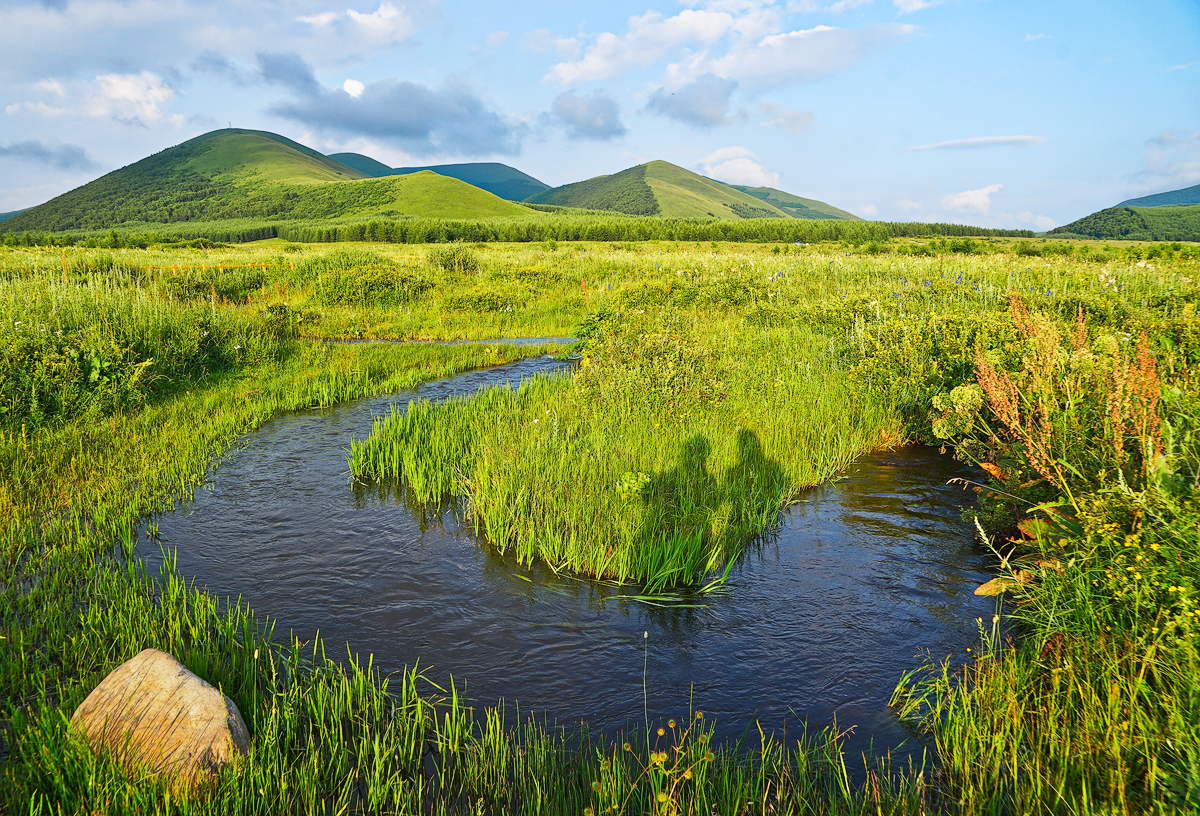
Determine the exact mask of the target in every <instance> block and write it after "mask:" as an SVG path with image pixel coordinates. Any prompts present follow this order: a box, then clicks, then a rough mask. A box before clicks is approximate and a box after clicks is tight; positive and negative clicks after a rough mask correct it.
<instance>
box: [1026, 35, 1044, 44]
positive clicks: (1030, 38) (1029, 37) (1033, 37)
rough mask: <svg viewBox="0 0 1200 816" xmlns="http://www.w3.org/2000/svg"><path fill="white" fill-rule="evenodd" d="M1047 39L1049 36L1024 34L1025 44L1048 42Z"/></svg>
mask: <svg viewBox="0 0 1200 816" xmlns="http://www.w3.org/2000/svg"><path fill="white" fill-rule="evenodd" d="M1048 39H1050V37H1049V35H1046V34H1026V35H1025V42H1033V41H1034V40H1048Z"/></svg>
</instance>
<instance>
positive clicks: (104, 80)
mask: <svg viewBox="0 0 1200 816" xmlns="http://www.w3.org/2000/svg"><path fill="white" fill-rule="evenodd" d="M93 87H94V90H93V93H92V94H91V95H90V96H89V97H88V103H87V112H88V114H89V115H90V116H111V117H112V118H114V119H117V120H118V121H122V122H125V123H127V124H135V125H143V126H144V125H146V124H147V123H148V122H157V121H158V120H160V119H162V118H163V117H164V116H166V115H167V111H166V108H168V107H169V106H170V105H171V103H172V102H173V101H174V100H175V89H174V88H172V87H171V86H170V85H168V84H167V83H166V82H164V81H163V79H162V77H160V76H159V75H158V74H155V73H152V72H150V71H142V72H141V73H140V74H101V75H99V76H97V77H96V79H95V82H94V83H93ZM172 119H173V120H174V121H175V123H176V124H182V121H181V120H180V119H178V118H176V117H172Z"/></svg>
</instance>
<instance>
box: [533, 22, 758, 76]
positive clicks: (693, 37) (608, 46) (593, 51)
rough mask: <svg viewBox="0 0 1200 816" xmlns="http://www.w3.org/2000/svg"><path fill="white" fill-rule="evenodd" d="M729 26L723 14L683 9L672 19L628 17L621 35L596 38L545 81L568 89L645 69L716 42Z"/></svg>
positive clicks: (605, 35)
mask: <svg viewBox="0 0 1200 816" xmlns="http://www.w3.org/2000/svg"><path fill="white" fill-rule="evenodd" d="M733 24H734V17H733V15H732V14H730V13H728V12H725V11H709V10H707V9H684V10H683V11H681V12H679V14H676V15H675V16H674V17H664V16H663V15H662V14H660V13H659V12H657V11H649V12H646V13H645V14H643V15H641V16H640V17H630V18H629V29H628V31H627V32H626V33H625V34H613V33H611V32H605V33H603V34H600V35H599V36H598V37H596V41H595V43H593V44H592V45H591V46H590V47H589V48H588V49H587V50H586V51H585V52H584V53H583V56H582V57H581V58H580V59H578V60H575V61H569V62H560V63H558V64H557V65H555V66H554V67H553V68H551V69H550V73H549V74H547V75H546V79H547V80H551V81H554V82H559V83H562V84H564V85H570V84H573V83H576V82H589V81H592V80H597V79H607V78H608V77H613V76H616V75H618V74H623V73H625V72H626V71H628V70H630V69H631V68H638V67H640V68H647V67H649V66H651V65H653V64H654V63H656V62H658V61H659V60H660V59H662V58H663V57H664V56H666V55H667V54H668V53H670V52H671V51H673V50H675V49H677V48H680V47H682V46H684V45H688V44H691V43H701V44H708V43H713V42H716V41H717V40H719V39H721V38H722V37H724V36H725V34H726V33H728V32H729V30H730V29H731V28H732V27H733Z"/></svg>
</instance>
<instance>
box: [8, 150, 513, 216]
mask: <svg viewBox="0 0 1200 816" xmlns="http://www.w3.org/2000/svg"><path fill="white" fill-rule="evenodd" d="M383 212H386V213H389V214H391V215H397V216H408V217H420V218H489V217H500V216H509V217H511V216H515V215H529V214H530V211H529V210H528V209H527V208H525V207H522V206H520V205H518V204H514V203H512V202H509V201H505V200H503V199H501V198H498V197H496V196H494V195H492V194H491V193H488V192H485V191H483V190H480V189H478V188H476V187H472V186H471V185H469V184H466V183H464V182H461V181H458V180H456V179H452V178H448V177H446V176H439V175H436V174H432V173H416V174H413V175H410V176H395V177H388V178H384V179H371V178H366V177H365V174H363V173H360V172H359V171H357V170H354V169H352V168H350V167H347V166H345V165H343V164H340V163H339V162H336V161H334V160H332V159H329V158H327V157H325V156H322V155H321V154H319V153H317V152H316V151H313V150H311V149H309V148H306V147H303V146H302V145H298V144H296V143H295V142H291V141H290V140H288V139H284V138H283V137H282V136H277V135H275V134H272V133H265V132H260V131H242V130H220V131H214V132H212V133H208V134H205V135H203V136H199V137H197V138H195V139H192V140H190V141H187V142H184V143H183V144H180V145H177V146H175V147H172V148H169V149H167V150H164V151H162V152H161V153H157V154H155V155H153V156H150V157H149V158H146V159H143V160H141V161H139V162H135V163H134V164H131V165H129V166H128V167H123V168H121V169H120V170H116V171H113V172H112V173H109V174H108V175H106V176H103V177H101V178H99V179H97V180H96V181H93V182H90V183H88V184H85V185H84V186H82V187H79V188H77V189H75V190H72V191H70V192H68V193H64V194H63V195H61V196H58V197H57V198H55V199H53V200H51V201H48V202H46V203H45V204H41V205H39V206H37V207H32V208H30V209H29V210H26V211H24V212H22V213H20V214H18V215H16V216H14V217H13V218H11V219H8V220H7V221H4V222H3V224H4V229H5V230H7V231H23V230H49V231H61V230H71V229H109V228H112V227H119V226H125V225H130V224H144V223H159V224H171V223H180V222H195V221H201V222H203V221H212V220H236V219H246V218H258V219H312V218H321V219H325V218H342V217H347V216H361V215H374V214H379V213H383Z"/></svg>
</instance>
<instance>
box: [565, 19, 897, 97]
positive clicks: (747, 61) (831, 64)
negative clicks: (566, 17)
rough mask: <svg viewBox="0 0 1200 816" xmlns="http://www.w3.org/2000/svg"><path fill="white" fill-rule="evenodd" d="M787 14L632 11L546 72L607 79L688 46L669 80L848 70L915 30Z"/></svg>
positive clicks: (758, 80)
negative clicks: (791, 27) (793, 21)
mask: <svg viewBox="0 0 1200 816" xmlns="http://www.w3.org/2000/svg"><path fill="white" fill-rule="evenodd" d="M850 7H851V5H846V6H845V8H850ZM783 22H784V10H783V9H782V8H781V7H779V6H777V5H774V4H771V3H764V2H752V1H750V0H744V1H743V2H709V3H705V4H704V5H703V7H702V8H691V9H685V10H683V11H681V12H680V13H679V14H676V15H675V16H673V17H666V16H664V15H662V14H660V13H658V12H653V11H652V12H648V13H646V14H644V15H641V16H640V17H637V16H635V17H630V18H629V22H628V27H627V29H626V31H625V33H624V34H616V33H613V32H604V33H602V34H599V35H597V36H595V37H594V38H593V40H592V42H591V44H590V45H588V47H587V48H586V49H585V50H584V51H583V53H582V54H581V55H580V56H578V57H572V58H567V59H565V60H564V61H562V62H559V63H558V64H556V65H554V66H553V67H552V68H551V69H550V71H549V73H547V74H546V76H545V77H544V79H545V81H547V82H558V83H561V84H568V85H569V84H573V83H578V82H588V81H593V80H598V79H605V78H608V77H612V76H616V75H618V74H623V73H626V72H628V71H631V70H634V69H638V68H648V67H650V66H651V65H654V64H655V63H657V62H659V61H660V60H662V59H665V58H668V57H670V56H671V55H673V54H681V55H682V57H681V58H679V60H678V61H677V62H674V63H671V64H669V65H668V66H667V67H666V80H667V82H666V84H667V85H668V86H669V87H679V86H681V85H685V84H687V83H689V82H692V81H695V80H696V79H698V78H699V77H702V76H704V75H705V74H712V75H713V76H716V77H719V78H721V79H728V80H732V81H735V82H738V83H739V84H743V85H745V84H759V85H770V84H773V83H779V82H795V81H805V80H810V79H815V78H817V77H820V76H825V75H826V74H831V73H836V72H838V71H843V70H845V69H847V68H849V67H850V66H852V65H854V64H855V63H856V62H858V61H859V60H861V59H862V58H864V57H866V56H867V55H869V54H871V53H874V52H876V51H879V50H882V49H884V48H888V47H890V46H892V45H894V44H896V43H898V42H900V41H901V40H903V39H905V38H906V37H908V36H909V35H910V34H911V33H912V32H913V30H914V29H913V27H912V26H910V25H902V24H899V23H892V24H887V25H871V26H864V27H862V28H835V27H831V26H824V25H822V26H816V27H815V28H811V29H805V30H800V31H787V30H785V29H784V26H783ZM544 45H545V38H543V46H544Z"/></svg>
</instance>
